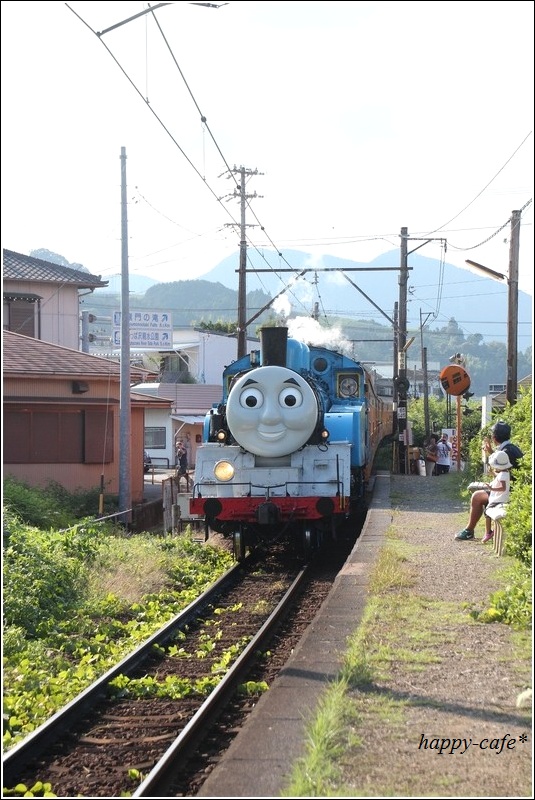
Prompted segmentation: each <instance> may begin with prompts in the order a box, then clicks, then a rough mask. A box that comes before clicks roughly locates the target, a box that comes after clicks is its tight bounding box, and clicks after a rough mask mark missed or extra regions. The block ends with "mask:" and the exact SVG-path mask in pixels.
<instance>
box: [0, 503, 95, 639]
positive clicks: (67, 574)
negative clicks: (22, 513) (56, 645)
mask: <svg viewBox="0 0 535 800" xmlns="http://www.w3.org/2000/svg"><path fill="white" fill-rule="evenodd" d="M94 546H95V545H93V547H94ZM92 552H93V551H92V548H91V545H90V543H89V541H88V538H87V536H86V535H85V532H84V533H83V534H82V536H81V537H77V532H76V531H74V532H73V531H72V530H69V531H66V532H65V533H57V532H54V531H48V532H44V531H40V530H39V529H38V528H30V527H27V526H25V525H23V524H22V523H21V522H20V521H18V520H17V519H16V517H14V516H11V518H10V520H9V538H8V543H7V546H6V547H5V549H4V563H3V588H4V596H3V600H4V605H3V608H4V622H5V624H6V625H7V626H16V627H18V628H21V629H22V630H24V632H25V635H26V636H29V637H35V636H41V635H44V634H46V631H47V630H48V628H49V627H50V625H51V624H52V623H53V622H54V621H55V620H57V619H61V618H63V617H65V616H66V615H67V614H68V613H69V611H70V610H71V609H72V608H73V607H75V606H76V605H78V603H79V602H80V598H81V597H83V596H84V593H85V589H86V586H87V568H86V566H85V564H84V561H81V560H80V557H81V556H82V557H84V558H85V557H86V556H87V555H89V554H91V553H92Z"/></svg>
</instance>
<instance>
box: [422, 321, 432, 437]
mask: <svg viewBox="0 0 535 800" xmlns="http://www.w3.org/2000/svg"><path fill="white" fill-rule="evenodd" d="M430 316H431V314H428V315H427V317H426V318H425V322H422V309H420V349H421V353H422V380H423V384H424V425H425V437H426V439H429V436H430V434H431V425H430V422H429V383H428V379H429V376H428V373H427V347H424V326H425V323H426V322H427V320H428V319H429V317H430Z"/></svg>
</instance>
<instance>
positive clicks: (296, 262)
mask: <svg viewBox="0 0 535 800" xmlns="http://www.w3.org/2000/svg"><path fill="white" fill-rule="evenodd" d="M399 265H400V252H399V250H390V251H388V252H385V253H383V254H382V255H380V256H377V258H375V259H373V260H372V261H370V262H359V261H351V260H349V259H343V258H339V257H337V256H332V255H322V256H319V257H318V256H316V257H312V256H311V255H310V254H309V253H306V252H303V251H300V250H283V251H281V252H280V253H279V252H277V251H274V250H264V251H262V252H260V251H257V250H253V249H249V250H248V251H247V272H246V288H247V293H249V292H253V291H255V290H261V291H263V292H265V293H268V294H269V295H271V297H273V298H274V297H276V296H277V295H279V294H280V297H279V298H278V300H276V301H275V303H274V306H273V307H274V309H275V310H277V311H278V312H280V313H284V314H285V315H287V316H289V315H290V313H291V314H292V315H297V316H310V315H312V314H314V315H316V316H317V318H318V319H321V318H322V317H324V316H342V317H351V318H353V319H362V320H374V321H375V322H377V323H380V324H382V325H385V324H389V320H391V319H392V318H393V314H394V306H395V304H396V303H397V302H398V301H399ZM238 266H239V252H238V251H237V252H236V253H235V254H234V255H231V256H228V257H227V258H225V259H223V260H222V261H221V262H220V263H219V264H218V265H217V266H215V267H214V268H213V269H211V270H210V271H208V272H207V273H205V274H203V275H201V276H199V277H198V278H197V279H196V280H202V281H209V282H211V283H219V284H222V285H223V286H225V287H227V288H229V289H232V290H237V289H238V281H239V275H238V271H237V270H238ZM264 270H265V271H264ZM292 270H296V273H293V272H292ZM304 270H306V272H305V274H304V275H303V276H302V277H301V278H300V279H299V280H298V281H296V282H295V283H294V282H293V281H294V280H295V278H294V276H295V275H296V274H298V273H300V272H303V271H304ZM408 270H409V273H408V286H407V328H408V330H418V329H419V328H420V326H421V325H426V326H427V328H428V329H429V330H434V329H438V328H443V327H444V326H445V325H446V324H447V323H448V322H449V320H451V319H452V318H454V319H455V321H456V322H457V323H458V325H459V327H460V328H461V330H462V331H463V333H464V334H465V335H466V336H468V335H471V334H480V335H481V336H482V337H483V338H484V339H485V340H486V341H492V340H495V341H499V342H503V343H505V341H506V337H507V317H508V291H509V290H508V286H507V284H504V283H501V282H497V281H495V280H492V279H490V278H484V277H480V276H479V275H475V274H473V273H472V272H470V271H469V270H468V269H462V268H459V267H455V266H454V265H452V264H448V263H442V262H440V261H439V260H437V259H433V258H428V257H426V256H423V255H421V254H419V253H412V254H410V255H409V256H408ZM344 276H346V277H344ZM157 283H160V282H158V281H155V280H154V279H152V278H148V277H145V276H137V275H132V276H130V290H131V291H132V292H139V293H143V292H145V291H147V289H148V288H149V287H150V285H154V284H157ZM288 284H290V288H289V289H286V291H283V290H284V289H285V287H287V286H288ZM101 291H120V278H119V282H118V285H117V287H115V285H114V284H113V280H110V286H109V288H108V289H107V290H101ZM149 294H150V292H149ZM531 336H532V298H531V297H530V295H528V294H526V293H525V292H522V291H520V290H519V292H518V349H519V350H520V351H524V350H526V348H527V347H528V346H529V345H530V344H531V341H532V339H531Z"/></svg>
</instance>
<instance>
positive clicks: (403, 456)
mask: <svg viewBox="0 0 535 800" xmlns="http://www.w3.org/2000/svg"><path fill="white" fill-rule="evenodd" d="M408 236H409V234H408V230H407V228H402V229H401V245H400V266H399V324H398V380H397V389H398V438H399V466H398V468H399V471H400V473H401V474H405V473H407V471H408V470H407V442H406V431H407V388H408V386H407V383H408V382H407V354H406V347H405V345H406V343H407V283H408V278H409V273H408V257H407V240H408Z"/></svg>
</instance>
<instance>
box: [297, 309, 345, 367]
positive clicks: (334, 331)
mask: <svg viewBox="0 0 535 800" xmlns="http://www.w3.org/2000/svg"><path fill="white" fill-rule="evenodd" d="M286 324H287V326H288V335H289V336H291V337H292V339H296V340H297V341H298V342H303V343H304V344H308V345H312V346H315V347H327V348H328V349H329V350H337V351H338V352H339V353H345V354H346V355H348V356H350V357H351V358H352V357H353V355H352V350H353V348H352V344H351V342H350V341H349V340H348V339H346V337H345V336H344V335H343V333H342V331H341V330H340V328H322V327H321V325H320V324H319V322H318V321H317V320H316V319H314V318H313V317H292V319H289V320H288V321H287V323H286Z"/></svg>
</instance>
